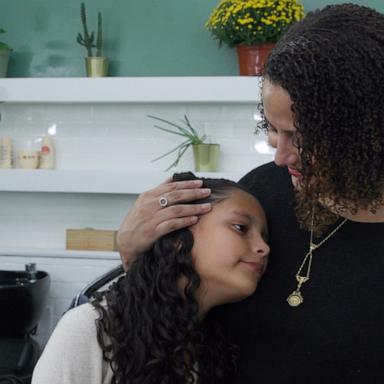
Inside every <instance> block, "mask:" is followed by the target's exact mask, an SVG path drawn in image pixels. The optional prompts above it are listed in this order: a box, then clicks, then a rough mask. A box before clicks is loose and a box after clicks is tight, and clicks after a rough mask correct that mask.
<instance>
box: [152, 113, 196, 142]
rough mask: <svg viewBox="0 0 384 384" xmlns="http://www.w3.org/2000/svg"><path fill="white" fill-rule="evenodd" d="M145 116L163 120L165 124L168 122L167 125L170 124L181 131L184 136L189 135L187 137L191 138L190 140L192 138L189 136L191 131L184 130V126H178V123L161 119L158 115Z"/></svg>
mask: <svg viewBox="0 0 384 384" xmlns="http://www.w3.org/2000/svg"><path fill="white" fill-rule="evenodd" d="M147 116H148V117H150V118H151V119H155V120H158V121H161V122H163V123H165V124H169V125H171V126H173V127H175V128H177V129H178V130H179V131H180V132H182V133H183V134H184V136H186V137H189V138H191V140H192V137H191V136H192V133H191V132H188V130H186V129H185V128H183V127H180V125H177V124H175V123H172V122H171V121H168V120H165V119H162V118H160V117H156V116H152V115H147Z"/></svg>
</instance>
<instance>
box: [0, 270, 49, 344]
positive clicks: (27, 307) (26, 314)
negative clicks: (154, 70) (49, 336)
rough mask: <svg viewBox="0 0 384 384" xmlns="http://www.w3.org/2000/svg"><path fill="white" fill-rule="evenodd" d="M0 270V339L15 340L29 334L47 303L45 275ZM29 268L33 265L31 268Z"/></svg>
mask: <svg viewBox="0 0 384 384" xmlns="http://www.w3.org/2000/svg"><path fill="white" fill-rule="evenodd" d="M29 266H30V265H27V266H26V268H27V271H1V270H0V337H6V338H19V337H25V336H27V335H29V334H31V333H33V332H34V331H35V329H36V327H37V325H38V322H39V320H40V317H41V314H42V312H43V310H44V308H45V304H46V301H47V296H48V291H49V285H50V278H49V275H48V273H46V272H43V271H36V270H34V269H32V273H31V270H30V271H28V267H29ZM32 266H33V265H32Z"/></svg>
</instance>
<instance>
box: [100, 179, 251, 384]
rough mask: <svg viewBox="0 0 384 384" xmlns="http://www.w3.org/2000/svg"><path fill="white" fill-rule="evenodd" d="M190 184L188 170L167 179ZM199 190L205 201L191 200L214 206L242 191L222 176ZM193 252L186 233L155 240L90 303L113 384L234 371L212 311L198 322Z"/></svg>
mask: <svg viewBox="0 0 384 384" xmlns="http://www.w3.org/2000/svg"><path fill="white" fill-rule="evenodd" d="M191 179H196V177H195V176H194V175H193V174H192V173H183V174H175V175H174V180H191ZM203 186H204V187H205V188H211V191H212V193H211V196H210V197H209V198H207V199H204V200H199V201H197V202H196V203H202V202H208V201H209V202H212V203H217V202H218V201H220V200H223V199H225V198H226V197H228V195H229V194H230V192H231V191H233V190H235V189H242V190H245V189H244V187H242V186H240V185H238V184H237V183H235V182H232V181H229V180H224V179H203ZM192 247H193V235H192V233H191V231H190V230H189V229H188V228H187V229H181V230H177V231H174V232H172V233H170V234H168V235H165V236H163V237H161V238H160V239H159V240H157V241H156V243H155V244H154V246H153V248H152V249H151V250H149V251H148V252H145V253H144V254H142V255H139V256H138V257H137V258H136V260H135V261H134V262H133V263H132V265H131V266H130V269H129V270H128V272H127V273H126V274H125V276H124V277H122V278H120V279H119V280H118V281H117V282H116V283H114V284H113V285H112V286H111V287H110V288H109V290H107V291H106V292H103V293H101V294H99V295H97V296H96V298H95V300H93V305H94V306H95V307H96V308H97V310H98V311H99V315H100V316H99V319H98V320H97V321H96V325H97V334H98V341H99V344H100V346H101V348H102V350H103V357H104V359H105V360H106V361H108V362H109V363H110V364H111V367H112V369H113V371H114V379H113V383H118V384H127V383H130V384H131V383H132V384H136V383H137V384H138V383H140V384H152V383H153V384H155V383H156V384H160V383H161V384H179V383H180V384H185V383H193V382H195V381H194V380H195V379H194V376H196V377H198V378H199V382H200V380H201V381H203V382H204V383H212V384H213V383H225V382H226V381H227V380H228V379H229V378H230V377H231V376H232V375H233V374H234V372H235V369H236V358H237V350H236V347H235V346H234V345H232V344H229V343H228V342H227V341H226V337H225V333H224V330H223V328H222V327H221V326H220V324H219V321H218V319H216V316H215V314H214V313H213V312H212V313H209V314H208V315H207V316H206V318H205V319H204V321H201V319H200V318H199V307H198V303H197V301H196V298H195V293H196V291H197V289H198V287H199V285H200V278H199V275H198V274H197V272H196V271H195V269H194V265H193V261H192V257H191V251H192ZM181 277H183V279H184V280H185V281H186V285H185V289H184V291H183V292H181V291H180V287H179V285H178V283H179V281H180V278H181ZM196 363H197V365H196ZM196 366H198V369H196Z"/></svg>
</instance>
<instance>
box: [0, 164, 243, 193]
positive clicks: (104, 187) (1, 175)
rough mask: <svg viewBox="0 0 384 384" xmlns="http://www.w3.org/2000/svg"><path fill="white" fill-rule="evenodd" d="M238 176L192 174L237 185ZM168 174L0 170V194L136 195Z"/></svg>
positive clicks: (228, 173)
mask: <svg viewBox="0 0 384 384" xmlns="http://www.w3.org/2000/svg"><path fill="white" fill-rule="evenodd" d="M243 174H244V173H242V172H226V173H223V172H212V173H196V175H200V176H204V177H214V178H226V179H230V180H234V181H238V180H239V179H240V178H241V177H242V176H243ZM170 175H172V173H165V172H161V171H112V170H111V171H110V170H39V169H35V170H24V169H2V170H0V191H1V192H6V191H7V192H62V193H63V192H64V193H115V194H138V193H141V192H143V191H146V190H148V189H150V188H154V187H155V186H156V185H157V184H160V183H161V182H163V181H164V180H165V179H166V178H167V177H168V176H170Z"/></svg>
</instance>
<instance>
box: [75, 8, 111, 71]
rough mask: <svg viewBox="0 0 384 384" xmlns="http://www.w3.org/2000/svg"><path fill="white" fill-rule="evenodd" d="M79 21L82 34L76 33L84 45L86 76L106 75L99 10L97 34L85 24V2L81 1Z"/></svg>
mask: <svg viewBox="0 0 384 384" xmlns="http://www.w3.org/2000/svg"><path fill="white" fill-rule="evenodd" d="M80 16H81V22H82V24H83V34H81V33H79V34H78V35H77V39H76V40H77V42H78V43H79V44H80V45H82V46H83V47H85V49H86V50H87V54H88V57H86V58H85V62H86V71H87V76H88V77H100V76H106V75H107V72H108V60H107V58H106V57H104V56H103V55H102V48H103V30H102V16H101V12H98V14H97V34H96V39H95V32H93V31H92V32H89V29H88V24H87V15H86V12H85V4H84V3H81V9H80ZM94 48H96V54H95V55H94V54H93V49H94Z"/></svg>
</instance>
